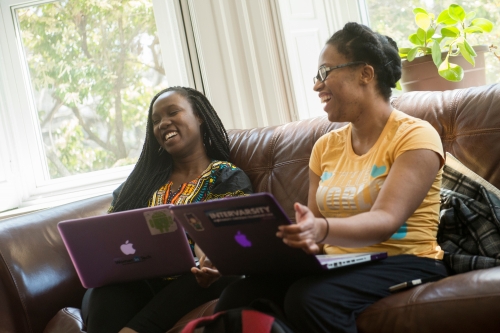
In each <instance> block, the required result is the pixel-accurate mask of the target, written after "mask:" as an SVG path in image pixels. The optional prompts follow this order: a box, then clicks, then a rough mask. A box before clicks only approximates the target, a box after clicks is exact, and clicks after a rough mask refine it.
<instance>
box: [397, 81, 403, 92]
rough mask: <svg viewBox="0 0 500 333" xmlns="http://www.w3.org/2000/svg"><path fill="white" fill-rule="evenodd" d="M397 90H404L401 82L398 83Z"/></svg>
mask: <svg viewBox="0 0 500 333" xmlns="http://www.w3.org/2000/svg"><path fill="white" fill-rule="evenodd" d="M396 89H397V90H403V88H402V87H401V80H400V81H398V82H396Z"/></svg>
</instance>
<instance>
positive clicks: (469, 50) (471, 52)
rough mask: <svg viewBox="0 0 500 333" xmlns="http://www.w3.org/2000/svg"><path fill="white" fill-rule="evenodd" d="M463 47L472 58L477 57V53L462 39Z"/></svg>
mask: <svg viewBox="0 0 500 333" xmlns="http://www.w3.org/2000/svg"><path fill="white" fill-rule="evenodd" d="M464 46H465V48H466V49H467V52H469V53H470V54H471V56H473V57H475V56H477V53H476V51H475V50H474V48H472V46H470V44H469V42H468V41H467V40H465V39H464Z"/></svg>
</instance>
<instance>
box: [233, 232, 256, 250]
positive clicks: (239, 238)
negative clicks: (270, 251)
mask: <svg viewBox="0 0 500 333" xmlns="http://www.w3.org/2000/svg"><path fill="white" fill-rule="evenodd" d="M234 239H235V240H236V241H237V242H238V244H240V245H241V246H243V247H251V246H252V242H250V241H249V240H248V239H247V236H246V235H245V234H242V233H241V232H240V231H239V230H238V232H237V233H236V235H235V236H234Z"/></svg>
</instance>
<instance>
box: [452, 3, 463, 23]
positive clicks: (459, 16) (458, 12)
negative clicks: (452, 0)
mask: <svg viewBox="0 0 500 333" xmlns="http://www.w3.org/2000/svg"><path fill="white" fill-rule="evenodd" d="M448 15H450V17H451V18H452V19H454V20H456V21H459V22H463V21H464V19H465V10H464V9H463V8H462V7H461V6H459V5H457V4H451V5H450V7H449V8H448Z"/></svg>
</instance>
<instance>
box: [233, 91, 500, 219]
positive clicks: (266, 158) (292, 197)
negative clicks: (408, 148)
mask: <svg viewBox="0 0 500 333" xmlns="http://www.w3.org/2000/svg"><path fill="white" fill-rule="evenodd" d="M392 104H393V106H394V107H395V108H396V109H399V110H401V111H403V112H406V113H407V114H409V115H412V116H414V117H418V118H421V119H424V120H427V121H428V122H429V123H430V124H431V125H432V126H434V128H436V130H437V131H438V133H439V135H440V136H441V140H442V142H443V146H444V148H445V151H448V152H450V153H451V154H452V155H454V156H455V157H457V158H458V159H459V160H460V161H461V162H462V163H464V164H465V165H466V166H467V167H469V168H470V169H471V170H472V171H474V172H476V173H477V174H479V175H480V176H481V177H483V178H485V179H486V180H488V181H489V182H491V183H492V184H493V185H494V186H495V187H497V188H500V168H499V167H498V165H499V164H500V85H499V84H494V85H489V86H482V87H477V88H468V89H458V90H451V91H444V92H435V91H433V92H430V91H420V92H411V93H405V94H403V95H401V96H400V97H399V98H396V99H394V100H393V101H392ZM343 125H345V123H331V122H329V121H328V119H327V118H326V116H322V117H318V118H313V119H308V120H303V121H296V122H292V123H288V124H285V125H281V126H270V127H263V128H257V129H249V130H230V131H229V137H230V140H231V161H232V162H233V163H234V164H236V165H237V166H239V167H240V168H242V169H243V170H244V171H245V172H246V173H247V175H248V176H249V177H250V179H251V181H252V184H253V187H254V191H255V192H263V191H265V192H271V193H272V194H273V195H274V196H275V197H276V198H277V200H278V201H279V202H280V203H281V204H282V205H283V207H284V209H285V211H286V212H287V214H288V215H289V216H290V218H292V219H293V218H294V213H293V203H294V202H300V203H303V204H307V195H308V185H309V181H308V179H309V177H308V173H309V170H308V163H309V157H310V154H311V150H312V147H313V145H314V143H315V142H316V140H317V139H318V138H319V137H321V136H322V135H323V134H325V133H327V132H329V131H331V130H333V129H335V128H339V127H341V126H343Z"/></svg>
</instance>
